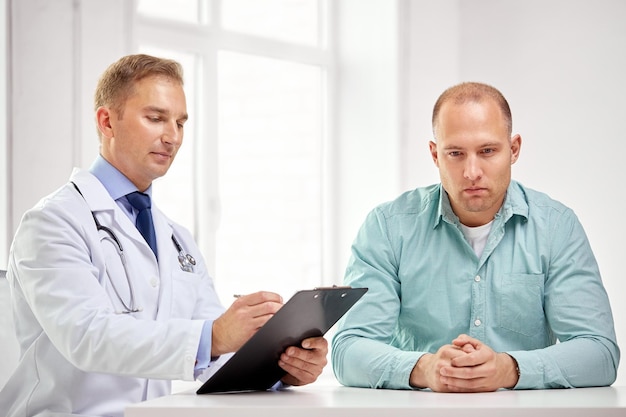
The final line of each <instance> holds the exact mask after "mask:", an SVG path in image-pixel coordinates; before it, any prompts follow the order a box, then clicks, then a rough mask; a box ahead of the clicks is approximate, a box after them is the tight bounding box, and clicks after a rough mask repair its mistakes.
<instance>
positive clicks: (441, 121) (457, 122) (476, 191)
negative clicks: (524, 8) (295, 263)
mask: <svg viewBox="0 0 626 417" xmlns="http://www.w3.org/2000/svg"><path fill="white" fill-rule="evenodd" d="M432 127H433V135H434V139H433V141H432V142H430V153H431V156H432V159H433V162H434V163H435V165H436V166H437V168H438V169H439V175H440V179H441V183H440V184H435V185H432V186H429V187H424V188H418V189H415V190H412V191H409V192H406V193H404V194H402V195H401V196H399V197H398V198H397V199H396V200H394V201H391V202H388V203H385V204H381V205H379V206H378V207H376V208H375V209H374V210H373V211H371V212H370V213H369V215H368V216H367V218H366V219H365V222H364V224H363V225H362V227H361V229H360V231H359V232H358V235H357V237H356V239H355V241H354V244H353V246H352V256H351V259H350V261H349V264H348V267H347V270H346V275H345V284H347V285H352V286H356V287H369V292H368V293H367V294H366V295H365V296H364V297H363V299H362V300H361V302H360V303H358V304H357V305H356V306H355V307H354V308H353V309H352V310H351V311H350V312H348V314H347V315H346V316H345V317H344V319H342V321H341V322H340V325H339V328H338V331H337V333H336V335H335V337H334V339H333V345H332V361H333V366H334V370H335V374H336V376H337V378H338V379H339V381H340V382H341V383H342V384H344V385H349V386H358V387H371V388H391V389H411V388H429V389H431V390H433V391H440V392H481V391H494V390H497V389H500V388H514V389H542V388H563V387H586V386H605V385H610V384H612V383H613V382H614V381H615V378H616V374H617V368H618V364H619V358H620V351H619V348H618V346H617V342H616V337H615V330H614V326H613V317H612V313H611V307H610V305H609V299H608V297H607V294H606V291H605V289H604V287H603V284H602V280H601V277H600V272H599V269H598V265H597V263H596V259H595V257H594V255H593V252H592V250H591V247H590V244H589V242H588V240H587V237H586V235H585V232H584V230H583V227H582V225H581V224H580V222H579V221H578V219H577V217H576V215H575V214H574V213H573V211H572V210H571V209H569V208H568V207H566V206H564V205H563V204H561V203H559V202H557V201H555V200H552V199H551V198H550V197H548V196H547V195H545V194H543V193H540V192H537V191H535V190H532V189H529V188H527V187H525V186H523V185H522V184H520V183H518V182H516V181H513V180H511V166H512V165H513V164H514V163H515V162H516V161H517V159H518V157H519V154H520V149H521V145H522V139H521V137H520V135H518V134H515V135H512V118H511V111H510V108H509V105H508V103H507V101H506V99H505V98H504V97H503V96H502V94H501V93H500V92H499V91H498V90H496V89H495V88H493V87H491V86H489V85H485V84H480V83H462V84H459V85H456V86H453V87H451V88H449V89H448V90H446V91H445V92H444V93H443V94H442V95H441V96H440V97H439V99H438V100H437V102H436V104H435V106H434V110H433V115H432ZM583 306H584V307H583ZM557 341H559V342H560V343H557Z"/></svg>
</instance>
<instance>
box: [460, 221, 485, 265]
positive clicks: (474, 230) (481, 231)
mask: <svg viewBox="0 0 626 417" xmlns="http://www.w3.org/2000/svg"><path fill="white" fill-rule="evenodd" d="M492 224H493V220H492V221H490V222H489V223H487V224H483V225H482V226H477V227H468V226H465V225H464V224H461V230H462V231H463V235H465V239H467V241H468V242H469V244H470V246H471V247H472V249H474V253H475V254H476V256H477V257H478V258H479V259H480V256H481V255H482V254H483V249H485V245H486V244H487V238H488V237H489V232H490V231H491V225H492Z"/></svg>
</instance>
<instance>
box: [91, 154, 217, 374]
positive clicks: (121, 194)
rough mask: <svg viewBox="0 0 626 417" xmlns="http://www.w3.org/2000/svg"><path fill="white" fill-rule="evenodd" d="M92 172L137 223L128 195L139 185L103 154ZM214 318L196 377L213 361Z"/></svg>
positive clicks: (204, 338)
mask: <svg viewBox="0 0 626 417" xmlns="http://www.w3.org/2000/svg"><path fill="white" fill-rule="evenodd" d="M89 172H91V173H92V174H93V175H94V176H95V177H96V178H98V180H99V181H100V182H101V183H102V185H103V186H104V188H106V190H107V191H108V193H109V195H110V196H111V198H112V199H113V200H115V202H116V203H117V205H118V206H120V208H121V209H122V211H123V212H124V213H125V214H126V215H127V216H128V218H129V219H130V220H131V221H132V222H133V224H135V220H136V219H137V210H135V209H134V208H133V207H132V206H131V204H130V202H129V201H128V199H127V198H126V195H127V194H129V193H132V192H134V191H138V190H137V187H136V186H135V185H134V184H133V183H132V181H131V180H129V179H128V178H127V177H126V176H125V175H124V174H122V173H121V172H120V171H119V170H118V169H117V168H115V167H114V166H113V165H111V164H110V163H109V162H108V161H107V160H106V159H104V158H103V157H102V155H98V157H97V158H96V160H95V161H94V162H93V164H92V165H91V167H90V168H89ZM143 193H144V194H148V195H149V196H150V198H152V185H150V187H148V189H147V190H146V191H143ZM212 329H213V320H207V321H205V322H204V326H203V327H202V335H201V336H200V343H199V346H198V354H197V362H196V366H195V371H196V372H195V373H196V377H197V376H198V375H199V374H200V373H201V372H202V371H203V370H204V369H206V368H207V367H208V366H209V365H210V363H211V342H212Z"/></svg>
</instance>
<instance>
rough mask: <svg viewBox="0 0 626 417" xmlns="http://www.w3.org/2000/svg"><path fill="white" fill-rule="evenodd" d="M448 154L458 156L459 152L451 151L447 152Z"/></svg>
mask: <svg viewBox="0 0 626 417" xmlns="http://www.w3.org/2000/svg"><path fill="white" fill-rule="evenodd" d="M448 155H450V156H460V155H461V152H459V151H451V152H450V153H448Z"/></svg>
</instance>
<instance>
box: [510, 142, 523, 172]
mask: <svg viewBox="0 0 626 417" xmlns="http://www.w3.org/2000/svg"><path fill="white" fill-rule="evenodd" d="M521 148H522V137H521V136H520V135H515V136H513V137H512V138H511V165H513V164H514V163H515V161H517V158H519V153H520V150H521Z"/></svg>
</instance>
